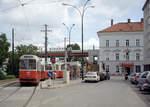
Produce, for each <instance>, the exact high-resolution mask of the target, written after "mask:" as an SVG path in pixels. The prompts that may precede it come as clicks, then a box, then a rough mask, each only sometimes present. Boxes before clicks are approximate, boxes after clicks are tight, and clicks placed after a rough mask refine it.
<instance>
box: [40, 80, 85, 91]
mask: <svg viewBox="0 0 150 107" xmlns="http://www.w3.org/2000/svg"><path fill="white" fill-rule="evenodd" d="M81 82H82V80H81V79H80V78H77V79H75V80H70V83H69V84H66V83H64V80H63V79H56V80H51V86H50V87H48V84H47V83H48V80H45V81H42V82H41V83H40V88H41V89H55V88H62V87H65V86H70V85H74V84H78V83H81Z"/></svg>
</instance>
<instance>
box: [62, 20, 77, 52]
mask: <svg viewBox="0 0 150 107" xmlns="http://www.w3.org/2000/svg"><path fill="white" fill-rule="evenodd" d="M62 24H63V25H64V26H65V27H66V28H67V31H68V34H69V51H70V38H71V30H72V28H73V27H74V26H75V24H72V26H71V27H69V26H67V25H66V24H65V23H62Z"/></svg>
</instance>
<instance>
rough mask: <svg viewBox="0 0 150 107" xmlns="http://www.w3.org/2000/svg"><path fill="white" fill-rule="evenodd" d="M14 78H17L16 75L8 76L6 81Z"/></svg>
mask: <svg viewBox="0 0 150 107" xmlns="http://www.w3.org/2000/svg"><path fill="white" fill-rule="evenodd" d="M13 78H16V77H15V75H6V76H5V79H13Z"/></svg>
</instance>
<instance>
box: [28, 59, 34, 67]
mask: <svg viewBox="0 0 150 107" xmlns="http://www.w3.org/2000/svg"><path fill="white" fill-rule="evenodd" d="M29 69H36V60H34V59H29Z"/></svg>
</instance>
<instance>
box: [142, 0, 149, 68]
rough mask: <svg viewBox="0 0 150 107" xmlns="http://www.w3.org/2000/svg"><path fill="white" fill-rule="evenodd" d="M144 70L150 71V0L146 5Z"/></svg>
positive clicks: (147, 0)
mask: <svg viewBox="0 0 150 107" xmlns="http://www.w3.org/2000/svg"><path fill="white" fill-rule="evenodd" d="M143 12H144V71H150V0H146V2H145V4H144V7H143Z"/></svg>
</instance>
